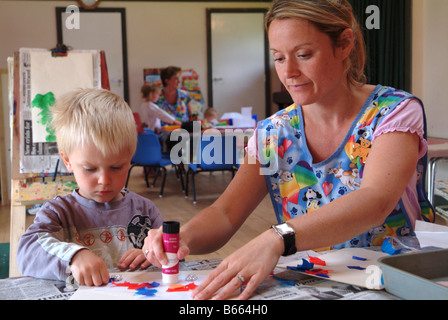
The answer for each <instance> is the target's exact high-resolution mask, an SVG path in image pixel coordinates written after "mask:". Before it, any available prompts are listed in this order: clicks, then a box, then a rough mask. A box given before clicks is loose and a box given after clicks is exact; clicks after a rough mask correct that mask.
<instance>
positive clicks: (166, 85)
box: [156, 66, 191, 122]
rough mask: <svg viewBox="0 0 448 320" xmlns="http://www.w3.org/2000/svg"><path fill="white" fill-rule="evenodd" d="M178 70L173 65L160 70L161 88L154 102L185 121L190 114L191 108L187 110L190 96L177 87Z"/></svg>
mask: <svg viewBox="0 0 448 320" xmlns="http://www.w3.org/2000/svg"><path fill="white" fill-rule="evenodd" d="M180 71H181V69H180V68H179V67H173V66H170V67H167V68H164V69H162V70H161V71H160V78H161V80H162V85H163V89H162V93H161V95H160V97H159V100H157V102H156V104H157V105H158V106H159V107H160V108H161V109H163V110H165V111H166V112H168V113H169V114H170V115H172V116H173V117H174V118H176V119H177V120H179V121H181V122H187V121H189V120H190V115H191V110H189V103H190V101H191V98H190V96H189V95H188V92H187V91H185V90H182V89H179V83H180V80H179V73H180Z"/></svg>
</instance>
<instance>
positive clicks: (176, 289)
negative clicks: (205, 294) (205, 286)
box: [166, 282, 197, 292]
mask: <svg viewBox="0 0 448 320" xmlns="http://www.w3.org/2000/svg"><path fill="white" fill-rule="evenodd" d="M195 288H197V285H196V284H195V283H194V282H192V283H189V284H187V285H185V286H181V285H179V286H174V287H172V288H168V289H167V290H166V292H182V291H190V290H194V289H195Z"/></svg>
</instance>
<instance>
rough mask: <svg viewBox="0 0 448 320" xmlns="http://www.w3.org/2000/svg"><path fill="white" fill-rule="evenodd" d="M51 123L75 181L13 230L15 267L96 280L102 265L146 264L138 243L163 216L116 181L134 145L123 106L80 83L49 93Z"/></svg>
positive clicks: (104, 276) (104, 274) (102, 277)
mask: <svg viewBox="0 0 448 320" xmlns="http://www.w3.org/2000/svg"><path fill="white" fill-rule="evenodd" d="M52 127H53V128H54V129H55V134H56V140H57V144H58V148H59V152H60V155H61V157H62V160H63V161H64V163H65V165H66V167H67V169H68V171H70V172H73V174H74V177H75V179H76V183H77V185H78V188H77V189H75V190H74V191H73V192H72V193H71V194H68V195H65V196H57V197H56V198H54V199H52V200H50V201H47V202H46V203H45V204H44V205H43V206H42V207H41V209H40V210H39V211H38V212H37V214H36V218H35V219H34V223H33V224H32V225H31V226H30V227H29V228H28V230H27V231H26V232H25V234H24V235H23V236H22V237H21V238H20V242H19V248H18V252H17V261H18V267H19V270H20V272H21V274H22V275H23V276H31V277H36V278H44V279H52V280H62V281H65V280H66V279H68V278H69V277H73V278H74V279H75V280H76V281H77V282H78V283H79V284H81V285H87V286H93V285H95V286H100V285H103V284H107V283H108V282H109V272H108V269H110V268H116V267H118V268H120V269H128V268H129V269H138V268H146V267H148V266H149V265H150V263H149V262H148V261H147V260H146V259H145V256H144V254H143V252H142V250H141V247H142V245H143V241H144V238H145V236H146V234H147V232H148V230H150V229H151V228H158V227H159V226H161V225H162V223H163V219H162V216H161V215H160V212H159V210H158V209H157V208H156V206H155V205H154V203H153V202H152V201H150V200H149V199H146V198H144V197H142V196H139V195H137V194H136V193H134V192H131V191H129V190H127V189H123V186H124V184H125V182H126V178H127V175H128V170H129V167H130V163H131V158H132V156H133V154H134V153H135V150H136V146H137V131H136V130H135V120H134V116H133V113H132V110H131V108H130V107H129V106H128V105H127V103H126V102H125V101H124V100H123V99H122V98H120V97H119V96H117V95H116V94H114V93H112V92H110V91H108V90H103V89H81V90H77V91H74V92H71V93H68V94H66V95H64V96H62V97H61V98H60V99H58V100H57V101H56V106H55V107H53V109H52Z"/></svg>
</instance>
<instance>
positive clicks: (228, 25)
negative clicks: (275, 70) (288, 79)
mask: <svg viewBox="0 0 448 320" xmlns="http://www.w3.org/2000/svg"><path fill="white" fill-rule="evenodd" d="M209 32H210V36H209V42H210V43H209V48H210V51H211V55H210V56H209V60H211V61H209V67H210V69H211V72H210V70H209V93H208V94H209V95H211V97H209V104H211V106H212V107H214V108H215V109H216V111H218V113H219V115H222V114H223V113H225V112H240V111H241V107H245V106H252V107H253V109H252V114H256V115H257V116H258V119H261V118H264V117H265V116H266V91H267V88H266V81H268V79H269V77H268V74H267V72H268V68H266V66H265V65H266V62H265V59H266V44H265V31H264V11H259V12H250V11H248V12H247V11H241V12H222V11H219V12H213V10H212V9H210V31H209ZM210 91H212V93H210Z"/></svg>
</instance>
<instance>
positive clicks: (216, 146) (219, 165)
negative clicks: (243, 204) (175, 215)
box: [185, 134, 238, 204]
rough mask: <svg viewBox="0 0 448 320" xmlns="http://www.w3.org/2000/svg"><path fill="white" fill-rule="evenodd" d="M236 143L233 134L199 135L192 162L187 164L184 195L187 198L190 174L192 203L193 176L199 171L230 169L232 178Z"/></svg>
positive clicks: (235, 168)
mask: <svg viewBox="0 0 448 320" xmlns="http://www.w3.org/2000/svg"><path fill="white" fill-rule="evenodd" d="M237 159H238V155H237V144H236V136H235V135H220V134H217V135H201V136H200V139H199V141H198V143H197V148H196V156H195V159H193V163H190V164H188V171H187V174H186V186H185V197H186V198H188V181H189V176H190V175H191V184H192V189H193V203H194V204H196V187H195V182H194V176H195V175H196V174H198V173H200V172H207V171H208V172H212V171H230V172H232V178H233V177H234V176H235V171H236V170H237V165H238V164H237Z"/></svg>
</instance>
